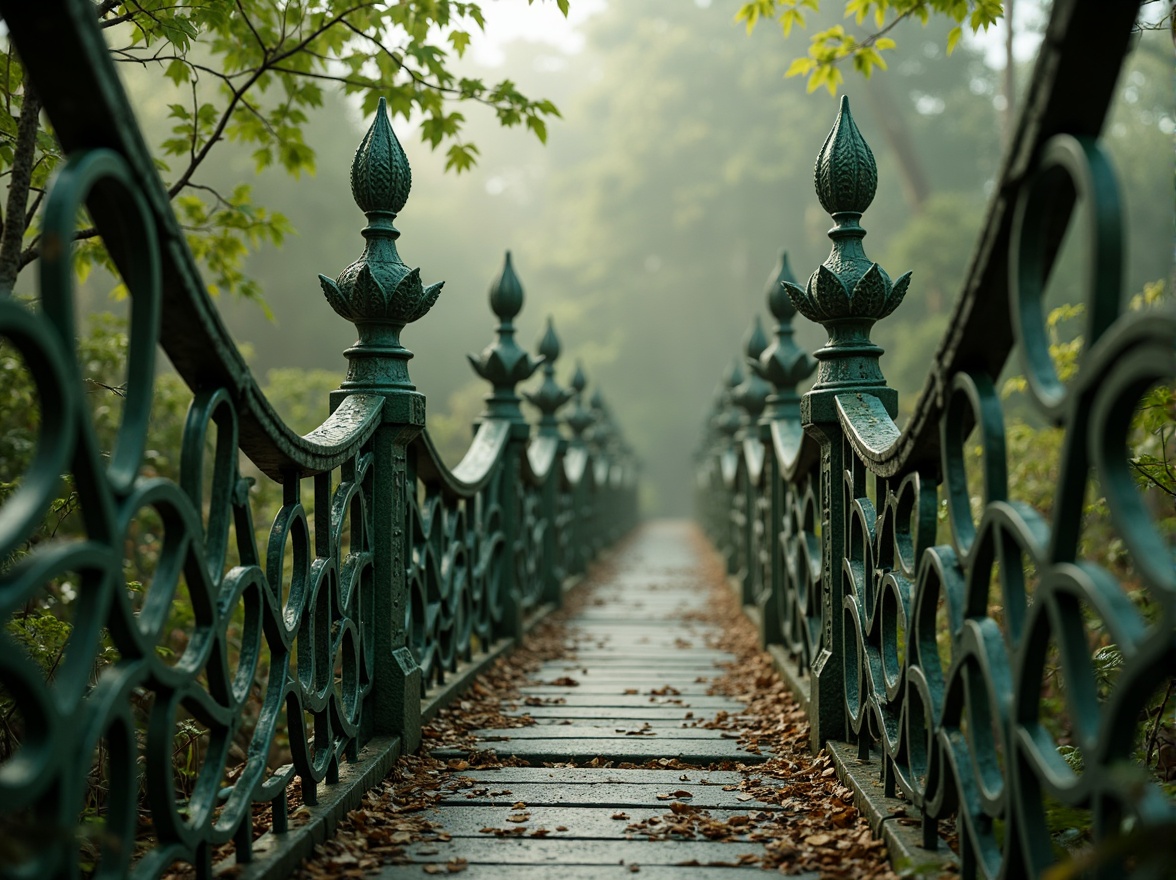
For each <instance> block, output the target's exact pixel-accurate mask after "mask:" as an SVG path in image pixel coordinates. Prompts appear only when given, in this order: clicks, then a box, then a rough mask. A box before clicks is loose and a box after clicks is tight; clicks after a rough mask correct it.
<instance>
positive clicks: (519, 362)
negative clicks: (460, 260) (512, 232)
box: [467, 251, 543, 422]
mask: <svg viewBox="0 0 1176 880" xmlns="http://www.w3.org/2000/svg"><path fill="white" fill-rule="evenodd" d="M522 307H523V285H522V284H520V283H519V278H518V276H517V275H515V271H514V266H512V265H511V261H510V251H507V252H506V261H505V263H504V264H503V267H502V272H501V273H500V274H499V276H498V277H497V278H496V279H494V283H493V284H492V285H491V286H490V308H491V309H493V310H494V314H495V315H497V316H498V320H499V324H498V339H497V340H495V341H494V342H492V343H491V344H490V345H488V346H486V348H484V349H483V350H482V353H481V354H480V355H478V356H477V357H475V356H474V355H472V354H471V355H467V357H468V358H469V361H470V364H471V366H473V368H474V372H475V373H477V374H478V375H479V376H481V377H482V378H483V379H485V380H486V381H487V382H489V383H490V384H492V385H493V386H494V391H493V393H491V394H489V395H487V397H486V410H485V411H484V412H483V413H482V418H483V419H506V420H508V421H512V422H525V419H524V418H523V411H522V409H521V408H520V407H519V396H518V394H517V393H515V385H517V384H518V383H519V382H525V381H526V380H527V379H530V378H531V376H532V375H533V374H534V372H535V371H536V370H537V369H539V366H540V365H541V364H542V363H543V358H539V359H537V360H534V359H532V358H531V355H530V354H529V353H528V352H527V351H525V350H523V349H522V348H520V347H519V344H518V343H517V342H515V338H514V334H515V327H514V323H513V320H512V319H513V318H514V316H515V315H517V314H518V313H519V311H520V310H521V309H522Z"/></svg>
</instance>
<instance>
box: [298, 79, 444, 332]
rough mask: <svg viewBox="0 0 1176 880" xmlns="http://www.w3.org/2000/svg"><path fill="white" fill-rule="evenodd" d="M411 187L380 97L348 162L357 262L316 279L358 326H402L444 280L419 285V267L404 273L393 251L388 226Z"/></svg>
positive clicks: (426, 305) (428, 303)
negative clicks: (360, 244) (362, 222)
mask: <svg viewBox="0 0 1176 880" xmlns="http://www.w3.org/2000/svg"><path fill="white" fill-rule="evenodd" d="M411 187H412V171H411V170H410V169H409V166H408V159H407V157H406V156H405V155H404V150H403V149H402V148H401V146H400V142H399V141H398V140H397V139H396V134H395V132H393V131H392V125H391V124H390V123H389V122H388V106H387V104H386V103H385V101H384V99H383V98H380V104H379V108H378V109H377V111H376V118H375V120H374V121H373V122H372V125H371V128H369V129H368V132H367V134H366V135H364V138H363V141H362V142H361V143H360V145H359V149H357V150H356V151H355V159H354V161H353V162H352V163H351V194H352V196H353V197H354V198H355V203H356V204H357V205H358V206H359V208H360V210H362V211H363V212H364V214H366V215H367V218H368V225H367V227H366V228H365V229H364V230H363V232H362V235H363V237H364V239H366V241H367V244H366V245H365V246H364V249H363V254H362V255H360V258H359V259H358V260H356V261H355V262H354V263H352V264H351V265H350V266H348V267H347V268H346V269H344V270H343V271H342V273H340V275H339V277H338V278H336V279H335V280H333V281H332V280H331V279H330V278H328V277H327V276H326V275H320V276H319V282H320V283H321V284H322V288H323V293H324V294H325V295H326V297H327V301H328V302H329V303H330V304H331V307H332V308H333V309H334V310H335V311H336V312H338V314H339V315H340V316H341V317H343V318H346V319H347V320H348V321H351V322H352V323H353V324H356V325H357V326H360V328H361V329H360V336H361V341H362V336H363V329H362V326H363V325H369V324H386V325H387V324H390V325H393V326H395V327H396V328H398V330H399V328H403V327H404V325H405V324H408V323H411V322H412V321H415V320H417V319H418V318H421V317H423V316H424V315H425V313H426V312H428V311H429V309H431V308H432V307H433V304H434V303H435V302H436V301H437V297H438V296H439V295H440V293H441V287H442V285H443V284H444V282H441V283H439V284H433V285H430V286H429V287H425V286H424V285H423V284H422V283H421V276H420V269H409V268H408V266H406V265H405V264H404V261H403V260H401V259H400V254H399V253H397V251H396V239H398V238H399V237H400V231H399V230H398V229H397V228H396V227H395V226H394V225H393V221H394V220H395V219H396V215H397V213H399V212H400V210H401V209H403V208H404V204H405V202H406V201H407V200H408V193H409V189H410V188H411Z"/></svg>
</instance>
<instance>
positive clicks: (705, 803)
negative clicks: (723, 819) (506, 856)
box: [441, 772, 782, 827]
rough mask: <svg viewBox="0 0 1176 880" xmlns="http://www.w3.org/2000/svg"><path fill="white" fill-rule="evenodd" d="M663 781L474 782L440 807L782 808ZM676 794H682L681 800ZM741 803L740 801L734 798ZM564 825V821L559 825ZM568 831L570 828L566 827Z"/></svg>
mask: <svg viewBox="0 0 1176 880" xmlns="http://www.w3.org/2000/svg"><path fill="white" fill-rule="evenodd" d="M661 775H663V776H666V777H668V778H667V779H663V780H659V781H657V782H606V783H599V784H596V785H552V784H551V783H550V782H539V783H535V782H512V783H510V784H509V785H504V784H500V783H497V782H493V783H491V782H487V783H478V784H477V785H476V786H474V787H473V788H469V789H458V790H456V791H454V792H451V793H448V794H446V795H445V797H443V798H442V800H441V803H442V804H456V805H465V806H471V807H475V806H486V807H490V806H495V807H498V808H500V809H501V808H502V807H511V806H513V805H514V804H516V803H519V802H523V803H525V804H527V806H528V808H531V807H557V806H560V807H598V806H612V807H618V808H624V809H626V810H627V811H628V812H630V813H631V812H632V809H630V808H639V807H641V808H645V807H651V808H654V809H659V808H660V809H661V810H662V812H664V811H665V810H666V809H667V808H668V806H669V804H670V803H672V802H673V801H675V800H677V801H681V802H682V803H684V804H690V805H691V806H692V807H699V808H701V809H706V810H711V809H724V810H744V811H746V810H767V811H778V810H780V809H782V808H781V807H780V806H778V805H775V804H767V803H764V802H763V801H760V800H757V799H755V798H749V797H748V795H747V794H745V793H744V792H741V791H738V790H731V791H727V790H724V787H723V786H721V785H698V784H697V783H692V782H680V781H678V779H677V776H678V774H676V773H664V772H663V773H662V774H661ZM681 792H687V793H688V794H689V795H690V797H686V796H684V795H682V794H681ZM741 797H742V798H744V800H740V798H741ZM565 824H566V823H565ZM569 827H570V826H569Z"/></svg>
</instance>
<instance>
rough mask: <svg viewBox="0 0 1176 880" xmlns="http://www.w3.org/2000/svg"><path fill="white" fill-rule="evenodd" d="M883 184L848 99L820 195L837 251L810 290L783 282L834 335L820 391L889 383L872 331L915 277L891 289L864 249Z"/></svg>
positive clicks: (800, 306)
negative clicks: (867, 217) (865, 217)
mask: <svg viewBox="0 0 1176 880" xmlns="http://www.w3.org/2000/svg"><path fill="white" fill-rule="evenodd" d="M877 183H878V171H877V167H876V166H875V164H874V156H873V154H872V153H871V152H870V148H869V147H868V146H867V145H866V142H865V140H864V139H863V138H862V136H861V133H860V132H859V131H858V129H857V126H856V125H855V124H854V122H853V117H852V116H851V115H850V113H849V101H848V100H846V99H845V98H842V99H841V110H840V112H839V114H838V116H837V121H836V122H835V123H834V125H833V130H832V131H831V132H829V136H828V137H827V138H826V139H825V145H824V146H823V147H822V148H821V154H820V156H819V157H818V158H817V166H816V189H817V196H818V197H819V198H820V200H821V204H822V205H823V206H824V207H825V210H826V211H828V212H829V213H830V214H831V215H832V216H833V222H834V224H835V225H834V227H833V228H832V229H830V230H829V238H831V239H832V240H833V248H832V250H831V251H830V252H829V256H828V257H827V258H826V260H825V262H824V263H823V264H822V265H820V266H818V267H817V271H816V272H814V273H813V274H812V275H811V276H810V277H809V281H808V287H807V288H806V289H804V290H801V288H800V286H799V285H797V284H796V283H795V282H792V281H788V280H785V281H782V282H781V284H782V286H783V288H784V290H785V291H786V292H787V293H788V298H789V299H790V300H791V302H792V305H793V306H794V307H795V308H796V310H797V311H798V312H800V313H801V314H802V315H804V316H805V317H806V318H808V319H809V320H810V321H816V322H817V323H818V324H822V325H824V327H825V329H826V330H827V331H828V332H829V344H828V345H827V346H826V347H825V348H823V349H821V350H820V351H818V352H817V353H816V354H817V360H818V361H819V362H820V370H819V372H818V374H817V383H816V385H815V386H814V390H822V389H826V388H833V387H869V386H885V384H886V382H885V379H883V378H882V372H881V370H880V369H879V368H878V357H879V356H880V355H881V354H882V349H880V348H879V347H878V346H876V345H874V344H873V343H872V342H871V341H870V328H871V327H872V326H873V325H874V322H875V321H878V320H880V319H882V318H885V317H886V316H887V315H889V314H890V313H891V312H893V311H894V310H895V309H896V308H897V307H898V304H899V303H900V302H902V298H903V296H904V295H905V294H906V291H907V285H909V284H910V280H911V273H910V272H907V273H906V274H905V275H903V276H901V277H900V278H898V279H897V280H896V281H894V282H891V280H890V276H889V275H887V274H886V272H885V270H883V269H882V267H881V266H879V265H878V264H877V263H875V262H872V261H871V260H869V259H868V258H867V257H866V252H865V250H864V249H863V247H862V239H863V238H864V237H865V234H866V231H865V230H864V229H862V227H861V226H860V225H858V220H859V219H860V218H861V215H862V212H863V211H865V210H866V208H868V207H869V205H870V202H871V200H872V199H873V198H874V190H875V189H876V187H877Z"/></svg>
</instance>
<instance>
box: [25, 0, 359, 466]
mask: <svg viewBox="0 0 1176 880" xmlns="http://www.w3.org/2000/svg"><path fill="white" fill-rule="evenodd" d="M56 5H58V6H59V7H60V8H59V9H58V10H57V11H56V12H54V13H53V14H54V15H55V16H56V23H55V27H54V35H53V38H54V42H55V46H56V51H54V52H51V53H50V52H35V53H32V54H30V55H29V57H26V58H22V63H24V65H25V67H26V68H27V69H28V72H29V75H30V77H31V79H32V81H34V82H35V83H36V84H37V89H38V91H39V93H40V95H41V99H42V102H43V103H44V106H45V113H46V115H48V117H49V119H50V121H51V122H52V123H53V130H54V133H55V135H56V136H57V139H58V140H59V141H60V143H61V146H62V149H63V150H64V152H66V153H68V154H74V153H80V152H81V151H84V150H88V149H92V148H95V147H102V148H105V149H109V150H113V151H114V152H115V153H117V154H118V155H119V156H121V157H122V158H123V160H124V161H125V162H126V164H127V166H128V169H129V172H130V175H131V178H132V180H133V182H134V186H135V188H136V189H137V191H138V192H139V193H140V195H141V196H142V197H143V198H144V201H145V203H146V206H147V210H148V211H149V213H150V216H151V218H152V220H153V222H154V224H155V227H156V238H157V241H158V249H159V262H160V273H161V274H160V283H161V294H162V301H163V309H162V313H161V316H160V320H161V326H160V337H159V338H160V344H161V345H162V346H163V349H164V351H165V352H167V355H168V358H169V359H170V360H171V363H172V366H174V367H175V369H176V372H177V373H179V375H180V376H181V377H182V378H183V379H184V381H185V382H186V383H187V385H188V386H189V387H190V388H192V389H193V390H196V389H199V388H201V387H204V386H207V385H216V386H219V387H223V388H225V389H226V390H228V391H229V393H230V394H231V396H232V397H233V402H234V404H235V405H236V407H237V412H238V417H239V420H240V447H241V450H242V451H243V452H244V453H245V454H246V455H247V456H248V457H249V459H250V460H251V461H252V462H253V463H254V464H255V465H257V467H258V468H259V469H260V470H261V471H262V473H264V474H265V475H266V476H268V477H270V478H272V479H274V480H276V481H278V482H282V481H283V480H284V479H285V478H286V475H288V474H291V473H293V474H294V475H296V476H298V477H305V476H311V475H314V474H317V473H322V472H325V471H328V470H331V469H332V468H335V467H338V466H339V464H340V463H341V462H342V461H344V460H346V459H347V458H348V457H349V456H351V455H354V454H355V452H356V451H357V450H358V449H359V447H360V446H361V445H362V444H363V443H364V442H365V441H366V440H367V438H368V437H369V436H370V428H371V423H370V421H369V420H368V419H366V418H365V419H362V420H361V421H360V423H359V424H355V423H354V414H355V411H354V410H351V412H350V413H345V414H343V415H341V416H340V417H339V418H335V417H334V416H331V417H329V418H328V419H327V420H326V421H325V422H324V423H323V425H322V426H320V427H319V428H318V429H316V430H314V431H311V432H310V433H309V434H306V435H300V434H298V432H296V431H294V430H293V429H292V428H290V426H289V425H287V424H286V423H285V422H284V421H283V420H282V418H281V417H280V416H279V415H278V413H277V411H276V410H275V409H274V408H273V406H272V405H271V404H270V402H269V401H268V400H267V399H266V397H265V394H264V393H263V391H262V390H261V387H260V386H259V384H258V383H257V380H256V379H255V378H254V376H253V373H252V372H251V371H250V369H249V367H248V365H247V364H246V363H245V359H244V358H243V357H242V356H241V353H240V351H239V349H238V348H237V345H236V343H235V342H234V341H233V338H232V335H231V334H230V333H229V332H228V329H227V328H226V327H225V325H224V322H223V321H222V320H221V317H220V313H219V312H218V310H217V309H216V307H215V305H213V304H212V302H211V300H210V298H209V296H208V292H207V290H206V289H205V287H204V284H203V283H202V281H201V280H200V270H199V267H198V266H197V265H196V260H195V258H194V257H193V256H192V252H191V250H190V249H189V248H188V244H187V241H186V240H185V238H184V235H183V231H182V230H181V229H180V225H179V222H178V221H177V220H176V217H175V214H174V213H173V211H172V209H171V202H170V199H169V197H168V194H167V192H166V191H165V190H164V187H163V183H162V181H161V180H160V178H159V174H158V172H157V171H156V169H155V164H154V162H153V160H152V158H151V153H150V152H149V150H148V149H147V146H146V144H145V143H144V141H143V137H142V134H141V133H140V130H139V128H138V126H137V125H135V123H134V112H133V110H132V109H131V106H130V103H129V102H128V100H127V98H126V94H125V92H123V91H122V89H121V88H118V87H117V83H118V81H119V80H118V74H117V72H116V71H115V70H114V62H113V61H112V60H111V57H110V51H109V49H108V48H107V46H106V44H105V43H104V42H103V41H102V36H101V32H100V31H99V30H98V29H96V28H95V27H93V22H92V21H90V20H88V18H92V17H93V14H94V12H93V8H92V7H91V6H89V5H88V4H83V3H59V4H56ZM42 6H43V4H19V3H10V4H5V6H4V21H5V23H6V24H7V26H8V28H9V30H10V32H11V33H12V35H13V38H14V40H15V41H16V42H17V44H20V43H21V42H25V43H27V44H29V45H32V44H33V41H35V40H36V38H37V34H36V27H37V20H38V19H40V18H41V17H42V16H43V15H44V11H43V10H42V8H41V7H42ZM86 204H87V207H88V209H89V211H90V214H91V216H92V217H93V219H94V221H95V223H96V224H97V226H98V227H99V228H101V229H107V230H116V229H118V228H119V224H118V221H117V212H118V210H119V205H118V204H117V202H116V200H115V199H114V198H112V197H111V196H110V195H109V194H107V193H105V192H104V191H102V190H101V189H96V190H93V191H91V193H90V196H89V198H88V199H87V202H86ZM109 249H110V254H111V257H112V259H113V260H114V262H115V265H116V266H117V267H118V269H119V271H120V272H122V273H123V274H124V275H125V276H129V275H130V273H131V272H132V271H133V261H134V260H135V259H137V258H138V257H139V255H138V254H137V253H136V249H135V248H134V247H133V246H127V247H121V246H119V242H118V241H117V240H115V239H114V238H113V237H112V239H111V242H110V247H109ZM132 295H133V294H132ZM348 425H352V426H353V428H354V433H349V431H348V430H347V426H348Z"/></svg>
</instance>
